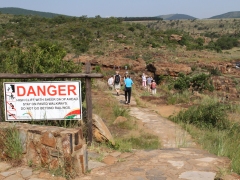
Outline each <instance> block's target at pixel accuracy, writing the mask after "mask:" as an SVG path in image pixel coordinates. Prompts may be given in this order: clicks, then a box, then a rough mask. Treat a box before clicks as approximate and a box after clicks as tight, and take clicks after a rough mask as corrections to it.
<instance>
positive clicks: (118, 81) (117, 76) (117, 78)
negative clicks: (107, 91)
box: [115, 74, 120, 84]
mask: <svg viewBox="0 0 240 180" xmlns="http://www.w3.org/2000/svg"><path fill="white" fill-rule="evenodd" d="M115 83H117V84H118V83H120V75H119V74H117V75H115Z"/></svg>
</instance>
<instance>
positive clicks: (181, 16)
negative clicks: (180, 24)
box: [157, 14, 197, 20]
mask: <svg viewBox="0 0 240 180" xmlns="http://www.w3.org/2000/svg"><path fill="white" fill-rule="evenodd" d="M157 17H159V18H163V20H178V19H179V20H180V19H197V18H195V17H193V16H189V15H186V14H169V15H160V16H157Z"/></svg>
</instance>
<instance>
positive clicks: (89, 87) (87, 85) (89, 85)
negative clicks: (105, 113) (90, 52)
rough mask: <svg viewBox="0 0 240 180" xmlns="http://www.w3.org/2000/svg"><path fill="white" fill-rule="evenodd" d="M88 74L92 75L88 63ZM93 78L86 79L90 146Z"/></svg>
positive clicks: (89, 139)
mask: <svg viewBox="0 0 240 180" xmlns="http://www.w3.org/2000/svg"><path fill="white" fill-rule="evenodd" d="M86 73H89V74H90V73H91V64H90V62H87V63H86ZM91 86H92V83H91V78H86V105H87V127H88V138H87V140H88V145H91V144H92V90H91Z"/></svg>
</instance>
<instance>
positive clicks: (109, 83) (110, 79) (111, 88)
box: [108, 76, 114, 91]
mask: <svg viewBox="0 0 240 180" xmlns="http://www.w3.org/2000/svg"><path fill="white" fill-rule="evenodd" d="M113 81H114V78H113V76H111V77H110V78H109V79H108V87H109V90H111V91H112V90H113Z"/></svg>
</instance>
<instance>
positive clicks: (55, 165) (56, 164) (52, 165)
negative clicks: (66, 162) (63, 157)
mask: <svg viewBox="0 0 240 180" xmlns="http://www.w3.org/2000/svg"><path fill="white" fill-rule="evenodd" d="M58 167H59V162H58V159H57V158H53V159H52V161H51V162H50V166H49V168H50V169H57V168H58Z"/></svg>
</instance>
